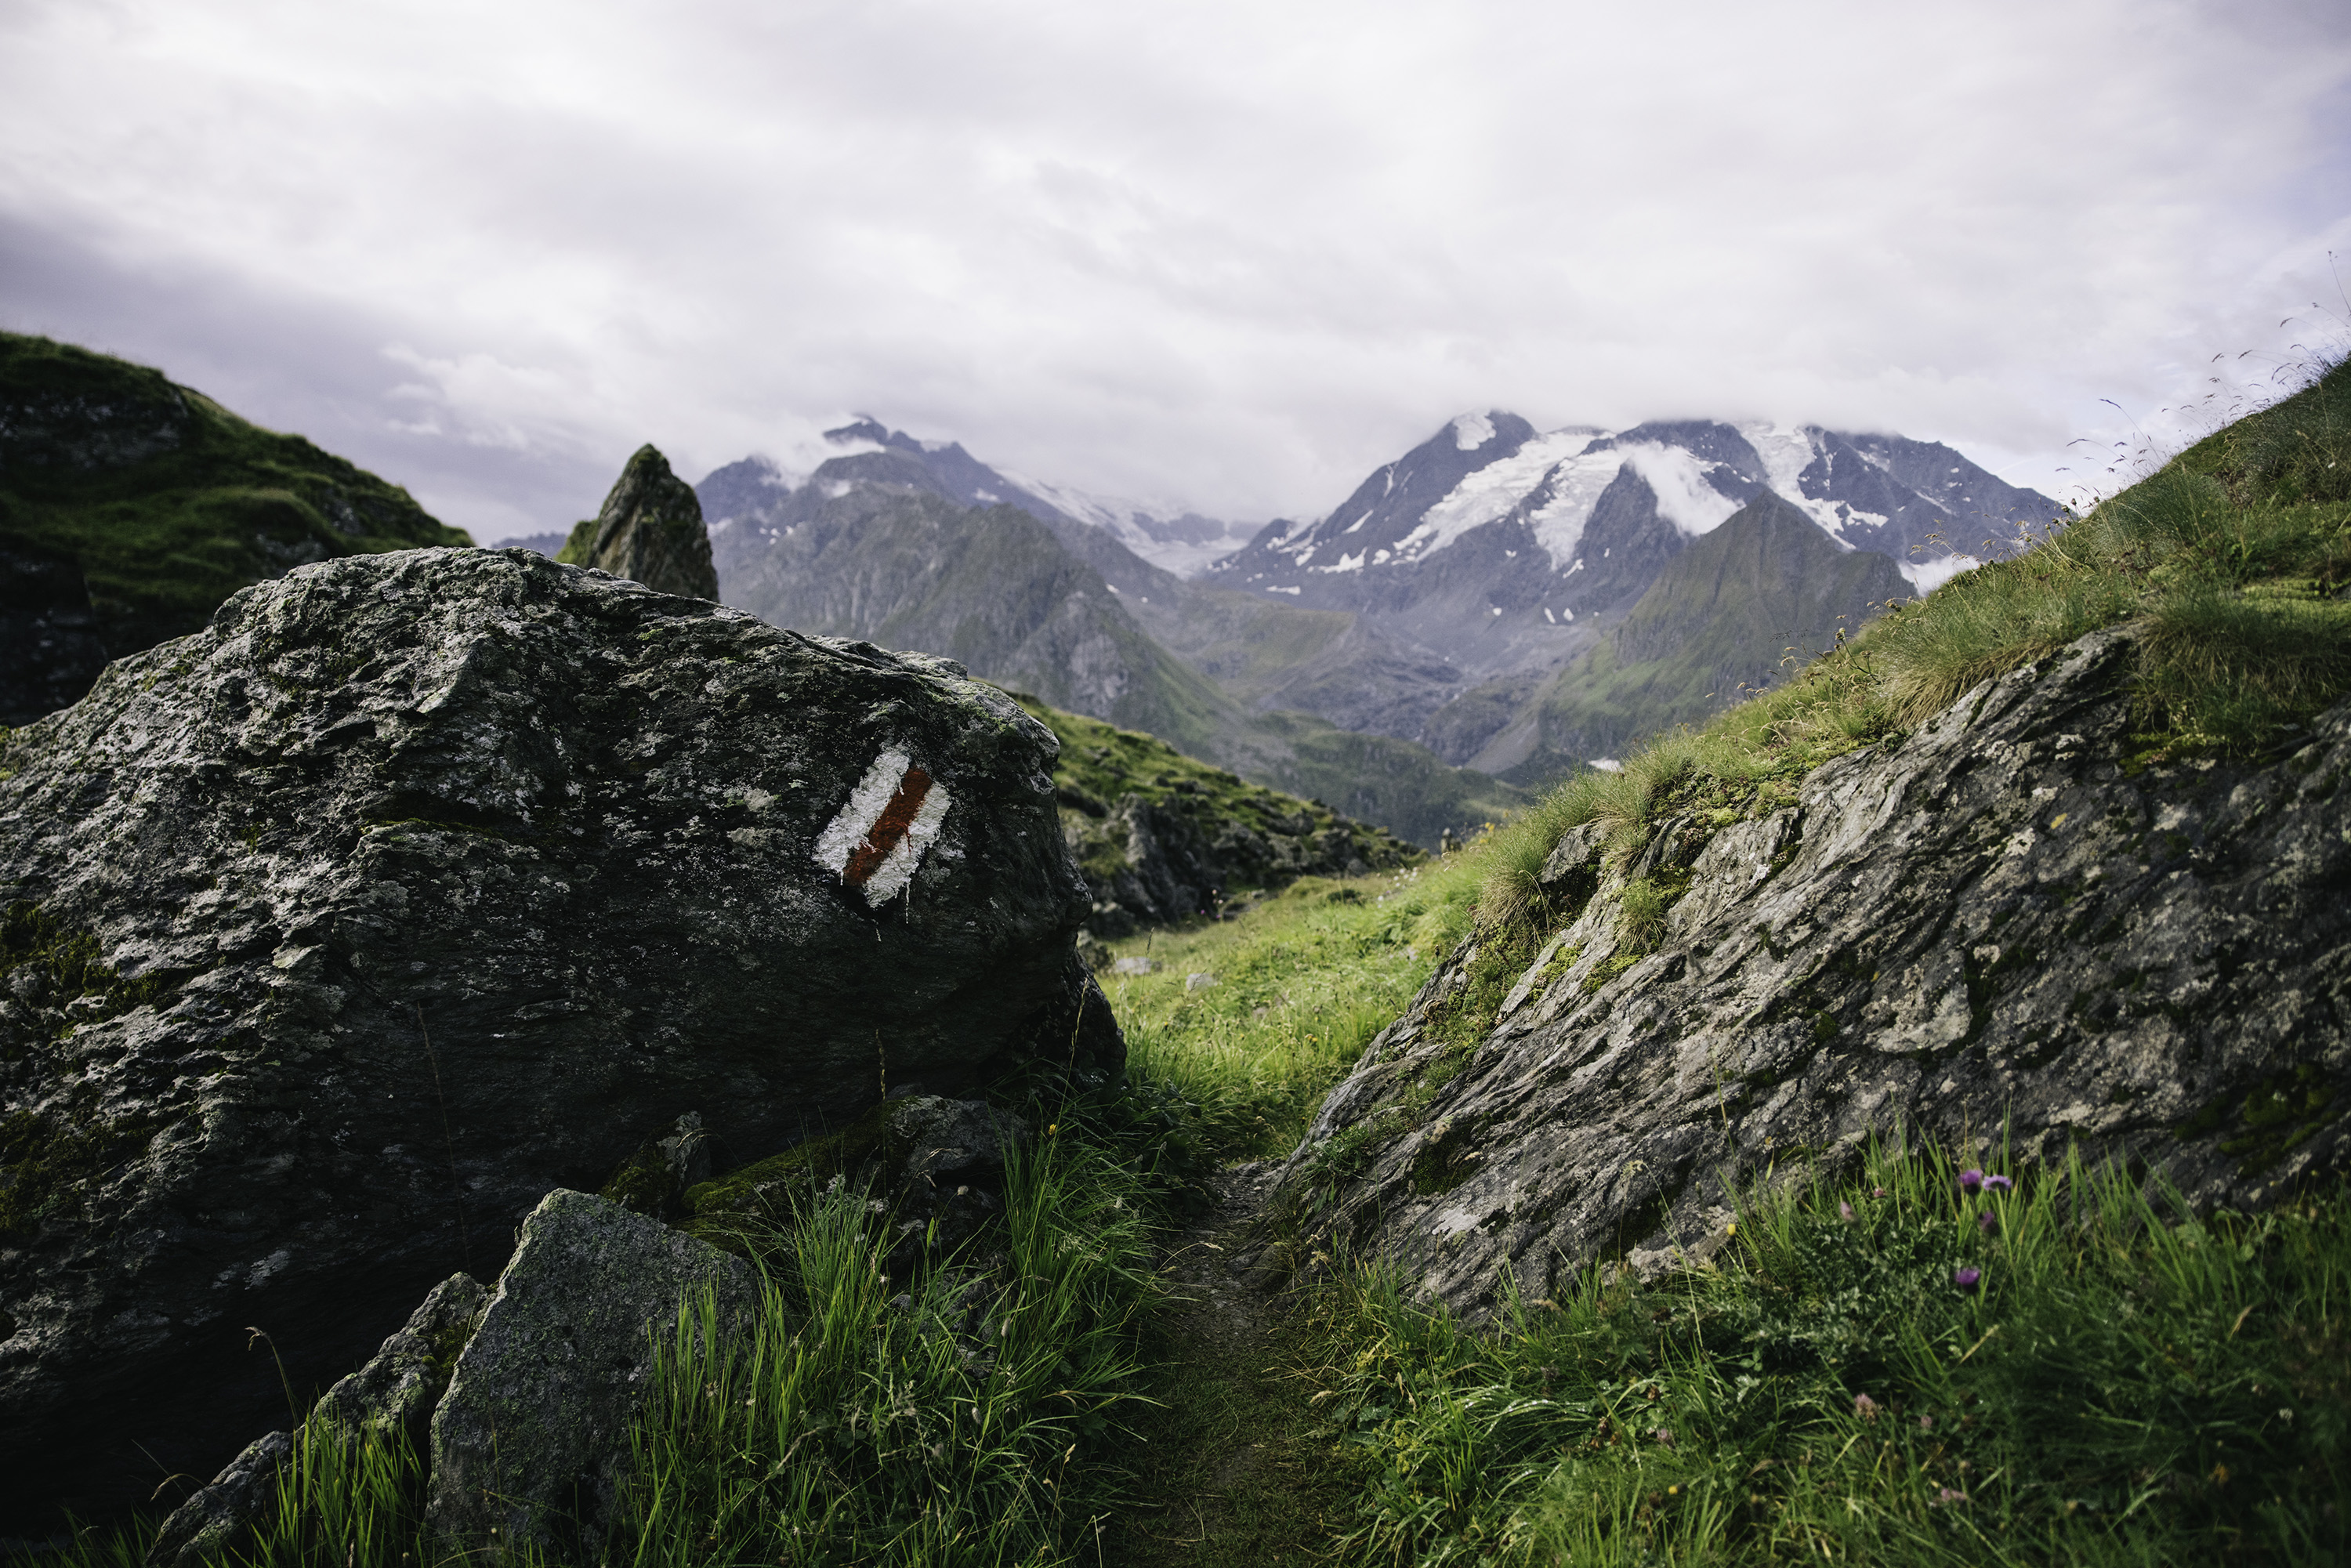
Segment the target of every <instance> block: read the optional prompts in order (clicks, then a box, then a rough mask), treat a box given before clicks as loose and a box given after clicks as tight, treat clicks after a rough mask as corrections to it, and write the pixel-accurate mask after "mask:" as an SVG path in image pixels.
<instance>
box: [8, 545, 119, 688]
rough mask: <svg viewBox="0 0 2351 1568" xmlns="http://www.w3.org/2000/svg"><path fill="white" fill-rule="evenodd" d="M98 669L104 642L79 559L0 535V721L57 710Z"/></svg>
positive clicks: (103, 657) (103, 665)
mask: <svg viewBox="0 0 2351 1568" xmlns="http://www.w3.org/2000/svg"><path fill="white" fill-rule="evenodd" d="M104 668H106V646H105V644H104V643H101V642H100V641H99V633H98V617H97V615H96V614H95V613H93V612H91V610H90V607H89V587H88V586H87V585H86V584H85V583H84V582H83V581H82V576H81V567H80V564H79V563H78V562H77V561H76V560H75V559H73V558H72V557H71V556H69V555H67V554H65V553H63V552H62V551H59V550H52V549H42V548H41V547H40V546H38V545H36V544H34V543H32V542H31V541H29V540H26V539H18V538H9V537H7V536H5V535H0V726H9V725H24V724H30V723H32V722H33V721H34V720H35V719H37V718H39V717H40V716H42V715H44V714H51V713H55V712H57V709H59V708H61V707H64V706H66V705H67V704H68V703H70V702H72V701H73V700H74V699H76V698H77V697H78V696H80V695H82V693H84V692H86V691H88V690H89V687H90V683H91V682H92V681H95V680H97V679H98V673H99V671H100V670H102V669H104Z"/></svg>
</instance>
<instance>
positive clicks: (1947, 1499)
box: [1935, 1487, 1968, 1508]
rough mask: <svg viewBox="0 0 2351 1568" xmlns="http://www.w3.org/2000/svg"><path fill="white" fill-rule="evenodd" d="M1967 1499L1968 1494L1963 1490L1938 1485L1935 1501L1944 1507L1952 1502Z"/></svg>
mask: <svg viewBox="0 0 2351 1568" xmlns="http://www.w3.org/2000/svg"><path fill="white" fill-rule="evenodd" d="M1967 1500H1968V1494H1967V1493H1965V1492H1963V1491H1953V1490H1951V1489H1950V1488H1949V1487H1937V1488H1936V1489H1935V1501H1936V1502H1937V1503H1938V1504H1939V1505H1941V1506H1943V1507H1946V1508H1948V1507H1949V1506H1950V1505H1951V1504H1952V1503H1955V1502H1965V1501H1967Z"/></svg>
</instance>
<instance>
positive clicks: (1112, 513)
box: [695, 415, 1259, 577]
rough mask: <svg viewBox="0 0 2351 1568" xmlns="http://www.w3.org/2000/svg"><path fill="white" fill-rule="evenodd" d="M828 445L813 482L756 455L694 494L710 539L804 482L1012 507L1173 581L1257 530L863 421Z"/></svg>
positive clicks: (764, 511)
mask: <svg viewBox="0 0 2351 1568" xmlns="http://www.w3.org/2000/svg"><path fill="white" fill-rule="evenodd" d="M824 439H825V442H826V444H827V445H828V446H829V447H830V449H831V450H830V453H829V454H828V456H827V458H826V461H825V462H824V464H823V465H821V466H820V469H819V470H818V472H817V473H816V474H815V475H814V476H804V475H795V474H792V473H790V472H789V471H788V470H786V469H784V468H782V467H781V466H780V465H778V464H777V463H776V462H775V460H774V459H773V458H769V457H765V456H759V455H754V456H750V457H746V458H744V459H742V460H741V461H740V462H737V463H730V464H728V465H726V466H725V467H724V468H720V469H717V470H716V471H715V472H714V473H712V474H711V476H709V477H708V478H706V479H705V480H704V481H703V482H702V483H701V484H700V485H697V486H695V493H696V494H697V495H699V496H700V497H702V510H703V515H704V516H705V517H707V518H708V519H709V520H710V529H711V535H712V538H714V539H716V538H720V537H722V536H723V535H724V534H725V533H726V530H727V529H728V528H732V527H733V526H734V525H735V524H736V523H737V520H738V519H757V518H758V517H764V516H766V515H768V513H770V512H772V511H774V510H775V509H776V507H778V505H779V504H780V503H781V502H782V501H783V499H784V498H785V497H788V496H789V495H790V494H791V493H792V491H793V490H794V489H796V488H798V487H799V486H800V485H802V484H804V483H809V482H815V483H820V484H822V485H824V486H827V487H828V488H829V489H830V490H831V492H832V493H833V494H836V495H837V494H840V493H841V491H842V490H844V489H845V488H846V487H847V486H850V485H853V484H861V483H863V484H884V485H890V484H894V485H907V486H913V487H914V488H916V489H925V490H930V491H932V492H934V493H935V494H937V495H941V496H944V497H946V498H947V499H949V500H951V501H955V502H956V503H958V504H960V505H962V506H966V507H993V506H1009V507H1019V508H1020V509H1021V510H1022V511H1024V512H1027V513H1029V515H1030V516H1031V517H1036V518H1037V519H1039V520H1040V521H1041V522H1044V523H1047V524H1055V523H1062V522H1078V523H1083V524H1086V525H1088V526H1090V527H1092V528H1100V529H1101V530H1102V531H1103V532H1104V533H1106V534H1108V535H1110V536H1111V537H1112V538H1115V539H1117V540H1118V541H1119V542H1120V543H1121V544H1123V545H1124V546H1125V547H1126V548H1127V549H1131V550H1133V551H1134V553H1135V554H1136V555H1138V556H1141V557H1142V558H1143V559H1144V560H1146V561H1149V562H1150V563H1151V564H1152V565H1154V566H1155V567H1158V568H1160V569H1161V570H1165V571H1171V572H1174V573H1175V575H1176V576H1178V577H1196V576H1197V575H1199V573H1200V572H1201V571H1202V570H1205V569H1206V568H1207V566H1208V565H1209V563H1211V562H1212V561H1215V560H1217V559H1218V558H1220V557H1223V556H1227V555H1229V554H1231V553H1232V552H1233V551H1234V550H1236V549H1240V548H1241V547H1242V546H1244V545H1246V544H1247V543H1249V539H1250V538H1251V536H1252V535H1254V534H1255V533H1257V532H1258V531H1259V530H1258V529H1257V528H1255V527H1254V526H1253V525H1249V524H1243V523H1228V522H1223V521H1220V520H1218V519H1217V518H1215V517H1202V516H1200V515H1199V514H1198V513H1196V512H1190V511H1186V510H1184V509H1182V508H1180V507H1155V506H1152V505H1149V504H1147V503H1144V502H1141V501H1131V500H1123V499H1119V498H1115V497H1104V496H1097V495H1092V494H1090V493H1088V492H1086V491H1083V490H1079V489H1076V488H1073V487H1071V486H1066V485H1055V484H1052V483H1050V482H1048V481H1045V480H1040V479H1031V478H1029V477H1027V476H1023V475H1019V474H1016V473H1014V472H1012V471H1011V470H1009V469H1000V468H995V467H991V466H990V465H987V464H986V463H983V462H981V461H980V460H979V459H978V458H977V457H974V456H973V455H971V454H970V453H968V452H967V451H965V450H964V449H963V446H962V444H960V443H958V442H953V441H925V440H923V439H920V438H919V437H916V436H913V435H909V434H906V433H905V432H904V431H903V430H893V429H891V428H890V427H889V426H887V425H885V424H883V423H882V422H881V421H880V420H877V419H874V418H872V417H871V416H868V415H860V416H859V417H858V418H857V419H856V420H854V421H852V423H848V424H844V425H841V426H839V427H838V428H836V429H832V430H828V431H826V432H825V433H824Z"/></svg>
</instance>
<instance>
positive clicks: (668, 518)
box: [557, 444, 718, 599]
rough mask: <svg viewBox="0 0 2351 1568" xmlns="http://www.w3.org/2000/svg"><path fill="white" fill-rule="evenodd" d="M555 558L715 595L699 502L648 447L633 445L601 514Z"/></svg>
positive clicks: (685, 592) (670, 589)
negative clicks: (626, 464)
mask: <svg viewBox="0 0 2351 1568" xmlns="http://www.w3.org/2000/svg"><path fill="white" fill-rule="evenodd" d="M557 559H560V560H564V561H567V562H569V563H571V564H574V565H578V566H592V567H595V568H597V569H598V570H601V571H609V572H611V574H612V575H613V576H614V577H625V578H628V579H630V580H632V581H635V582H642V583H643V584H644V585H645V586H646V587H647V588H650V589H652V590H653V591H655V592H657V593H674V594H676V595H678V596H679V597H680V598H683V599H716V598H717V597H718V572H717V570H716V568H715V567H713V566H712V565H711V562H710V532H709V530H708V529H707V528H704V527H703V523H702V503H701V501H700V500H698V499H696V498H695V494H694V486H691V485H689V484H687V483H686V482H685V481H684V480H683V479H681V478H679V477H678V476H676V475H674V474H673V473H671V472H670V468H669V460H668V459H667V458H665V457H664V456H663V455H661V453H660V452H659V451H657V450H656V449H654V448H653V446H652V445H651V444H647V445H644V446H640V447H638V448H637V451H636V455H634V456H632V457H631V458H630V459H629V465H628V466H627V467H626V468H623V469H622V471H621V477H620V481H619V482H618V483H617V484H615V485H614V486H612V491H611V494H610V495H608V496H606V497H604V505H603V507H602V509H601V510H600V511H599V512H598V513H597V514H596V516H595V517H593V518H591V519H590V520H589V521H586V522H583V523H581V524H580V526H579V527H578V528H574V529H572V530H571V538H570V539H569V541H568V542H567V543H566V544H565V545H564V547H563V552H562V554H561V555H560V556H559V557H558V558H557Z"/></svg>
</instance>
